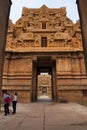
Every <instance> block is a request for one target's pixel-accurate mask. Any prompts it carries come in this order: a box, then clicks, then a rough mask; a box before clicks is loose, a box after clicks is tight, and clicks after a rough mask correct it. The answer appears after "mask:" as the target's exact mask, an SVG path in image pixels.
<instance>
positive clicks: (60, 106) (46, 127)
mask: <svg viewBox="0 0 87 130" xmlns="http://www.w3.org/2000/svg"><path fill="white" fill-rule="evenodd" d="M1 110H2V111H1V113H0V130H87V107H85V106H82V105H79V104H76V103H65V104H64V103H53V102H42V103H41V102H37V103H29V104H20V103H18V104H17V113H16V114H15V115H12V114H11V113H10V115H8V116H3V115H4V113H3V107H2V109H1ZM10 112H12V107H11V106H10Z"/></svg>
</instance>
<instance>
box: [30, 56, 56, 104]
mask: <svg viewBox="0 0 87 130" xmlns="http://www.w3.org/2000/svg"><path fill="white" fill-rule="evenodd" d="M41 73H48V74H49V75H50V76H51V81H50V82H51V84H50V90H51V92H50V94H51V98H52V100H53V101H57V99H58V97H57V84H56V83H57V82H56V61H55V60H51V57H38V58H37V60H36V61H33V77H32V85H33V86H32V95H31V96H32V97H31V98H32V101H33V102H34V101H37V99H38V87H39V86H38V75H40V74H41ZM47 81H48V80H47ZM40 85H42V88H43V85H44V84H43V83H40ZM45 85H48V84H45ZM45 88H46V87H45ZM46 89H47V88H46Z"/></svg>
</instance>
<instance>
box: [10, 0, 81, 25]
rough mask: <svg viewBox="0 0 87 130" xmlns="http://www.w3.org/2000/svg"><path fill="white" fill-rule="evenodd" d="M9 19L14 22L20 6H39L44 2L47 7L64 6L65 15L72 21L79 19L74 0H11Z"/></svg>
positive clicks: (17, 17) (17, 16)
mask: <svg viewBox="0 0 87 130" xmlns="http://www.w3.org/2000/svg"><path fill="white" fill-rule="evenodd" d="M11 1H12V5H11V11H10V19H11V20H12V21H13V23H15V22H16V21H17V20H18V19H19V18H20V17H21V13H22V8H23V7H27V8H40V7H41V6H42V5H43V4H45V5H46V6H47V7H48V8H60V7H66V11H67V17H68V18H70V19H71V20H72V21H73V22H74V23H76V21H77V20H78V19H79V15H78V9H77V4H76V0H11Z"/></svg>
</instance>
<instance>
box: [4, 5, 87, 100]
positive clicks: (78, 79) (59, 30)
mask: <svg viewBox="0 0 87 130" xmlns="http://www.w3.org/2000/svg"><path fill="white" fill-rule="evenodd" d="M44 72H45V73H48V74H49V75H50V76H51V80H49V81H50V88H51V89H50V91H51V96H52V99H53V100H54V101H58V100H61V99H64V100H67V101H73V102H74V101H81V100H87V87H86V86H87V79H86V72H85V65H84V56H83V47H82V37H81V30H80V22H79V21H77V22H76V24H74V23H73V22H72V21H71V20H70V19H69V18H68V17H67V16H66V8H48V7H46V6H45V5H43V6H42V7H41V8H38V9H35V8H34V9H32V8H30V9H28V8H25V7H24V8H23V11H22V16H21V18H20V19H19V20H18V21H17V22H16V23H15V24H13V23H12V21H11V20H10V21H9V28H8V34H7V44H6V50H5V63H4V73H3V86H2V89H3V91H4V90H8V91H10V93H13V92H14V91H17V92H18V95H19V101H20V102H32V101H36V100H37V95H38V88H39V87H40V86H41V84H40V86H39V85H38V82H40V81H38V76H39V75H40V73H44ZM48 84H49V82H48ZM42 86H43V84H42Z"/></svg>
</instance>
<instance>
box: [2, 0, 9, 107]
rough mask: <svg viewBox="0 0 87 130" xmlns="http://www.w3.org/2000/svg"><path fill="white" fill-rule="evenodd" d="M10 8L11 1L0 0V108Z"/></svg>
mask: <svg viewBox="0 0 87 130" xmlns="http://www.w3.org/2000/svg"><path fill="white" fill-rule="evenodd" d="M10 6H11V0H0V106H1V91H2V75H3V66H4V54H5V46H6V34H7V28H8V19H9V12H10Z"/></svg>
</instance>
